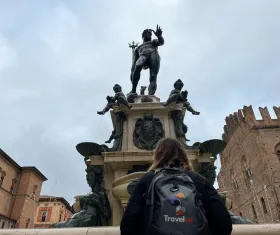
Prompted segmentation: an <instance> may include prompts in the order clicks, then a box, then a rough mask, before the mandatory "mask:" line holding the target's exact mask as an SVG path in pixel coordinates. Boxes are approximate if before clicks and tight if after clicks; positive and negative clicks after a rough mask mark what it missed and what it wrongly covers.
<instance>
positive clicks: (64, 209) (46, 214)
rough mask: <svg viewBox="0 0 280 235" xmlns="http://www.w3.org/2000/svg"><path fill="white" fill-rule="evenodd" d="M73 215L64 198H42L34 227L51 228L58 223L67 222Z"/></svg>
mask: <svg viewBox="0 0 280 235" xmlns="http://www.w3.org/2000/svg"><path fill="white" fill-rule="evenodd" d="M72 215H73V210H72V208H71V206H70V204H69V203H68V202H67V201H66V200H65V199H64V198H63V197H53V196H41V197H40V199H39V206H38V208H37V212H36V222H35V225H34V227H36V228H49V227H50V226H51V225H52V224H55V223H57V222H61V221H67V220H68V219H70V218H71V217H72Z"/></svg>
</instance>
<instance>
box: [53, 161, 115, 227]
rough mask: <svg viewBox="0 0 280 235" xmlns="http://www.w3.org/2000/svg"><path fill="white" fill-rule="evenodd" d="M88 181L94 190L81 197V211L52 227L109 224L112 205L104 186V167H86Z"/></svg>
mask: <svg viewBox="0 0 280 235" xmlns="http://www.w3.org/2000/svg"><path fill="white" fill-rule="evenodd" d="M86 172H87V175H86V178H87V183H88V185H89V186H90V187H91V190H92V192H91V193H90V194H88V195H86V196H83V197H81V198H80V206H81V211H79V212H78V213H76V214H74V215H73V216H72V218H71V219H69V220H68V221H65V222H59V223H56V224H53V225H52V226H51V228H66V227H97V226H107V225H108V223H107V222H108V220H109V219H110V218H111V207H110V204H109V200H108V197H107V194H106V191H105V189H104V186H103V167H102V166H90V167H88V168H87V169H86Z"/></svg>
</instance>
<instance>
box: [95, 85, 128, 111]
mask: <svg viewBox="0 0 280 235" xmlns="http://www.w3.org/2000/svg"><path fill="white" fill-rule="evenodd" d="M113 90H114V92H115V96H114V97H112V96H107V97H106V99H107V101H108V103H107V105H106V106H105V108H104V109H103V110H102V111H98V112H97V114H99V115H104V114H105V113H106V112H108V111H109V110H110V109H111V108H112V107H113V106H115V105H120V104H123V105H124V106H126V107H127V108H129V109H131V108H132V106H130V105H129V104H128V101H127V99H126V97H125V95H124V93H123V92H122V87H121V86H120V85H119V84H116V85H115V86H114V87H113ZM116 101H117V103H116Z"/></svg>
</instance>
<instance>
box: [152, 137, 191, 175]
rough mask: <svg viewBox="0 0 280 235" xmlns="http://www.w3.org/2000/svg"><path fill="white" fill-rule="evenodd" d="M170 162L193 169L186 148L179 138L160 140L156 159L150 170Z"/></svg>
mask: <svg viewBox="0 0 280 235" xmlns="http://www.w3.org/2000/svg"><path fill="white" fill-rule="evenodd" d="M168 164H173V165H175V166H177V167H184V168H185V169H186V170H192V166H191V164H190V162H189V159H188V157H187V152H186V150H185V148H184V147H183V145H182V144H181V143H180V142H179V141H178V140H176V139H173V138H163V139H161V140H160V141H159V142H158V145H157V148H156V150H155V161H154V163H153V164H152V166H151V167H150V168H149V171H151V170H156V169H159V168H162V167H164V166H166V165H168Z"/></svg>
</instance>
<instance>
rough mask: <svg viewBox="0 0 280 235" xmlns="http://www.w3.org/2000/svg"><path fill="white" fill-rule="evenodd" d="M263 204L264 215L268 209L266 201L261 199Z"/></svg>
mask: <svg viewBox="0 0 280 235" xmlns="http://www.w3.org/2000/svg"><path fill="white" fill-rule="evenodd" d="M261 203H262V209H263V213H264V214H267V208H266V205H265V201H264V199H263V197H261Z"/></svg>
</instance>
